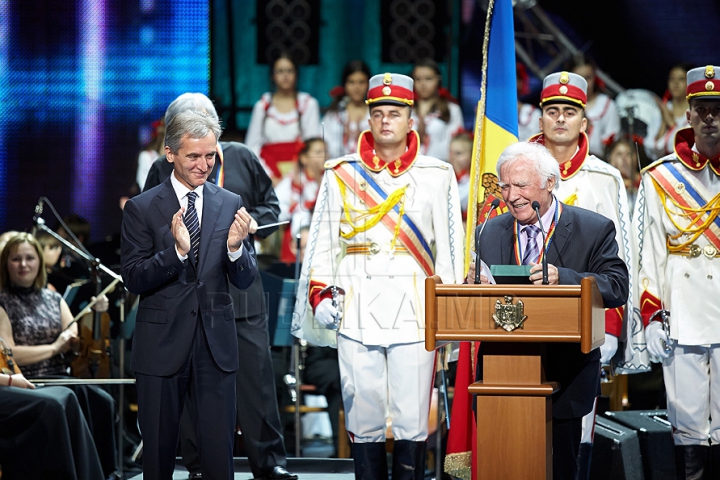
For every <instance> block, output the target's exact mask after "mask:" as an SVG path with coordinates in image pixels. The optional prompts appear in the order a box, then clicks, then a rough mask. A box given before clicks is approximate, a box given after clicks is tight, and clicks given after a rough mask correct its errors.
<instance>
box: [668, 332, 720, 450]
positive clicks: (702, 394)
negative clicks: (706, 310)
mask: <svg viewBox="0 0 720 480" xmlns="http://www.w3.org/2000/svg"><path fill="white" fill-rule="evenodd" d="M663 378H664V380H665V390H666V392H667V404H668V420H669V421H670V424H671V425H672V426H673V441H674V442H675V445H708V439H712V443H713V445H717V444H718V443H720V344H715V345H711V346H709V347H703V346H694V345H678V344H675V348H674V349H673V351H672V353H671V354H670V356H669V357H668V358H666V359H665V360H663ZM711 419H712V420H711Z"/></svg>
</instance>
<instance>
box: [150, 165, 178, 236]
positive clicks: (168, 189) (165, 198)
mask: <svg viewBox="0 0 720 480" xmlns="http://www.w3.org/2000/svg"><path fill="white" fill-rule="evenodd" d="M157 198H158V200H159V201H158V202H157V203H156V205H157V207H158V209H159V210H160V214H161V215H162V218H164V219H165V221H166V222H167V224H168V227H170V234H171V236H172V219H173V215H175V213H177V211H178V210H180V202H178V199H177V196H176V195H175V190H173V188H172V183H170V177H168V178H167V179H166V180H165V181H164V182H163V183H162V188H161V189H160V191H159V192H158V194H157Z"/></svg>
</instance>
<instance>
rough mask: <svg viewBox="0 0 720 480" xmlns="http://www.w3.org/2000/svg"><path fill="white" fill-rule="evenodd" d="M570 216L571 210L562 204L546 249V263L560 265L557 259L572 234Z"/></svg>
mask: <svg viewBox="0 0 720 480" xmlns="http://www.w3.org/2000/svg"><path fill="white" fill-rule="evenodd" d="M572 216H573V213H572V211H571V210H570V209H568V208H567V206H564V208H563V211H562V214H561V215H560V219H559V220H558V225H557V226H556V227H555V233H554V234H553V240H552V243H551V244H550V248H549V249H548V253H547V258H548V263H552V264H553V265H558V266H562V263H561V262H560V261H559V259H560V258H562V253H563V251H564V250H565V248H567V246H568V244H569V240H570V236H571V234H572Z"/></svg>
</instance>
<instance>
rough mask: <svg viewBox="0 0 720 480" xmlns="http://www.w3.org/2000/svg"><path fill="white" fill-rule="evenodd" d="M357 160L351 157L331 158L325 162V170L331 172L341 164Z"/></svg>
mask: <svg viewBox="0 0 720 480" xmlns="http://www.w3.org/2000/svg"><path fill="white" fill-rule="evenodd" d="M358 160H359V159H358V158H357V157H354V156H353V155H345V156H344V157H338V158H333V159H331V160H327V161H326V162H325V165H324V166H325V170H332V169H333V168H335V167H337V166H338V165H340V164H341V163H343V162H357V161H358Z"/></svg>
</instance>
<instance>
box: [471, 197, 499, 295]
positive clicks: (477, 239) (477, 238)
mask: <svg viewBox="0 0 720 480" xmlns="http://www.w3.org/2000/svg"><path fill="white" fill-rule="evenodd" d="M499 206H500V200H499V199H497V198H496V199H495V200H493V201H492V203H491V204H490V209H489V210H488V211H487V213H486V214H485V219H484V220H483V224H482V226H481V227H480V231H479V232H478V234H477V235H476V236H475V284H479V283H480V236H481V235H482V233H483V230H485V225H487V221H488V217H490V214H491V213H492V211H493V210H495V209H496V208H498V207H499Z"/></svg>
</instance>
